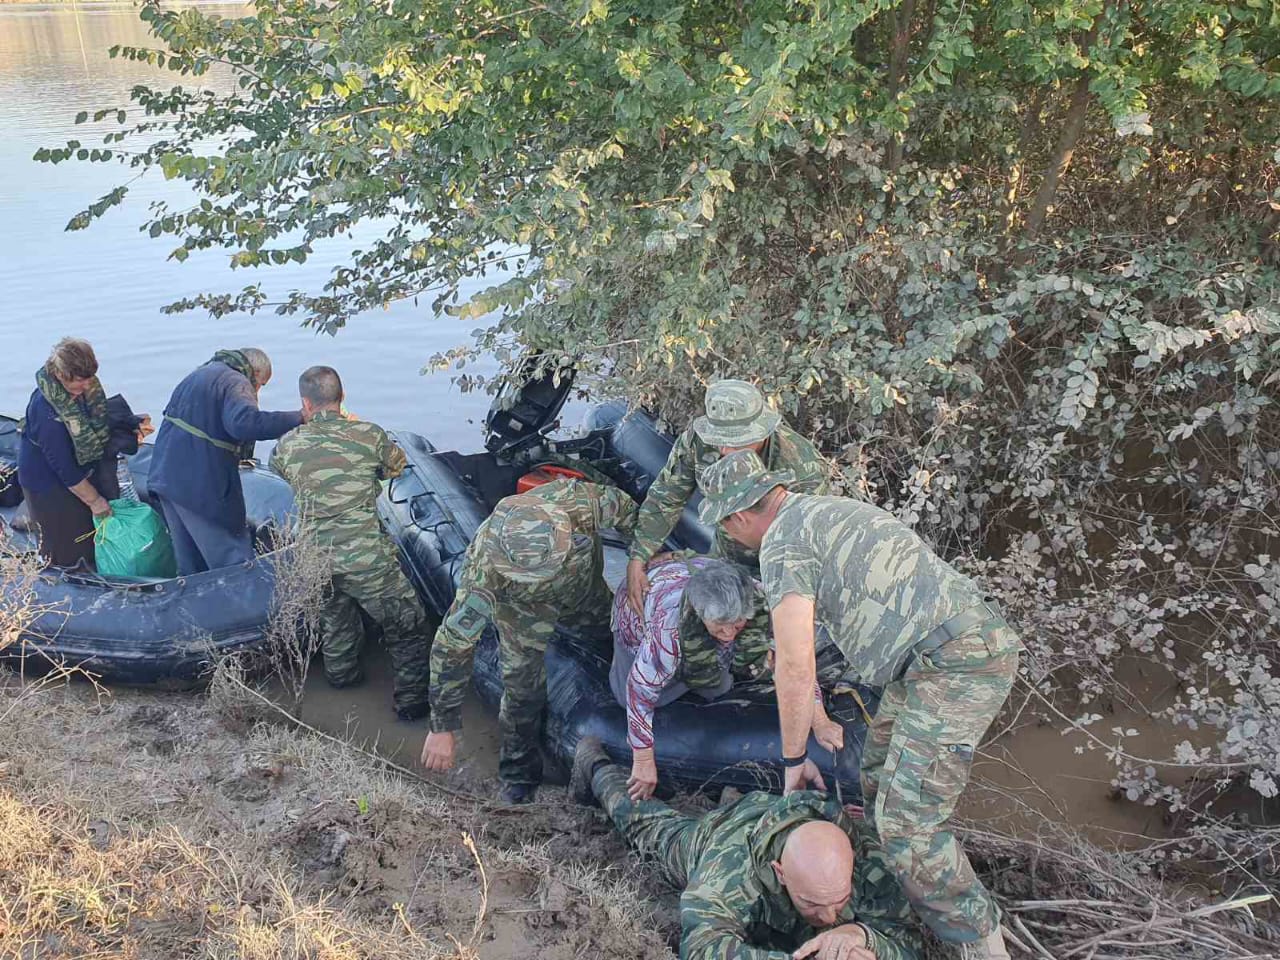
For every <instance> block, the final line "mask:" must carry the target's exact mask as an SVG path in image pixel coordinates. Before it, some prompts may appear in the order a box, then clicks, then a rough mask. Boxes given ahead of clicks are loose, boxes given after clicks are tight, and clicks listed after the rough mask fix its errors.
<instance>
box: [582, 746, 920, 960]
mask: <svg viewBox="0 0 1280 960" xmlns="http://www.w3.org/2000/svg"><path fill="white" fill-rule="evenodd" d="M570 789H571V790H572V792H573V794H574V797H575V798H576V799H577V800H578V801H579V802H580V803H590V802H591V800H592V798H593V797H594V798H595V799H598V800H599V802H600V805H601V806H602V807H604V809H605V812H606V813H608V814H609V816H610V818H612V820H613V822H614V824H615V826H617V828H618V830H619V831H620V832H621V833H622V835H623V837H624V838H625V839H626V841H627V842H628V843H629V844H631V845H632V846H633V847H635V848H636V849H637V850H638V851H639V852H640V853H641V854H643V855H646V856H648V857H651V858H652V859H654V860H656V861H657V862H658V863H659V864H660V865H661V867H662V868H663V872H664V873H665V874H666V878H667V880H668V881H669V882H670V883H672V884H674V885H675V886H678V887H680V888H682V890H683V893H682V895H681V897H680V925H681V936H680V956H681V957H682V958H683V960H790V958H792V957H797V958H804V957H815V958H826V957H838V958H840V960H918V958H919V957H921V956H922V952H923V949H922V947H923V945H922V941H921V937H920V932H919V930H918V929H916V927H915V926H914V924H913V923H912V917H911V906H910V904H909V903H908V901H907V898H906V897H905V896H904V895H903V892H902V889H901V888H900V887H899V885H898V882H897V880H895V879H894V877H893V872H892V871H891V870H890V869H889V867H888V865H887V864H886V862H885V857H884V854H883V853H882V852H881V851H880V849H879V845H878V844H877V842H876V835H875V830H874V829H873V828H871V827H869V826H867V825H866V824H864V823H861V822H858V821H855V820H853V819H851V818H850V817H849V816H848V815H847V814H846V813H845V811H844V810H842V809H841V808H840V805H839V804H838V803H837V802H836V801H835V800H833V799H829V798H827V797H825V796H823V795H821V794H818V793H814V792H811V791H800V792H796V793H792V794H791V795H790V796H786V797H778V796H773V795H771V794H767V793H749V794H747V795H746V796H745V797H743V798H742V799H740V800H738V801H737V802H736V803H733V804H731V805H729V806H726V807H721V808H720V809H718V810H713V811H711V812H710V813H707V814H704V815H703V816H702V817H685V816H681V815H679V814H678V813H676V812H675V811H674V810H672V809H671V808H670V807H668V806H667V805H666V804H664V803H661V802H659V801H657V800H639V801H634V800H632V799H631V797H630V796H629V795H628V791H627V774H626V771H625V770H624V769H622V768H621V767H617V766H614V765H613V764H611V763H610V762H609V758H608V756H607V755H606V754H605V752H604V749H603V748H602V746H601V744H600V741H599V740H596V739H595V738H593V737H584V738H583V739H582V740H581V741H580V742H579V744H578V750H577V752H576V754H575V756H574V765H573V777H572V780H571V783H570Z"/></svg>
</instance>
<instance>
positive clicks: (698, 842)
mask: <svg viewBox="0 0 1280 960" xmlns="http://www.w3.org/2000/svg"><path fill="white" fill-rule="evenodd" d="M591 790H592V792H593V793H595V795H596V799H597V800H599V801H600V806H602V807H604V811H605V813H607V814H608V815H609V818H610V819H611V820H612V821H613V825H614V826H615V827H617V828H618V832H619V833H620V834H622V839H624V840H625V841H627V844H628V845H629V846H631V847H632V848H633V849H634V850H635V851H636V852H637V853H639V854H640V855H641V856H642V857H645V858H646V859H649V860H653V861H654V862H656V863H657V864H659V865H660V866H661V867H662V872H663V874H664V875H665V878H666V880H667V882H668V883H670V884H671V885H672V886H674V887H678V888H680V889H683V888H684V887H685V886H686V885H687V884H688V882H689V874H690V873H692V872H693V869H694V867H695V866H696V865H697V864H698V861H699V860H700V859H701V857H702V851H703V850H704V849H705V847H706V842H707V838H708V836H709V831H707V830H702V829H699V828H700V827H701V826H702V820H700V819H699V818H697V817H686V816H683V815H681V814H679V813H676V811H674V810H672V809H671V808H670V807H668V806H667V805H666V804H665V803H663V802H662V801H661V800H652V799H650V800H640V801H635V800H632V799H631V796H630V794H628V793H627V771H626V770H624V769H623V768H622V767H618V766H615V765H613V764H611V763H610V764H605V765H604V766H601V767H598V768H597V769H596V772H595V773H594V774H592V776H591Z"/></svg>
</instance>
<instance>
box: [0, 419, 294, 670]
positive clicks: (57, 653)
mask: <svg viewBox="0 0 1280 960" xmlns="http://www.w3.org/2000/svg"><path fill="white" fill-rule="evenodd" d="M151 450H152V448H151V447H150V446H149V445H144V446H143V447H142V448H141V449H140V450H139V452H138V453H137V455H135V456H133V457H131V458H130V460H129V467H130V470H131V472H132V474H133V478H134V485H135V487H136V489H137V491H138V495H139V496H140V497H141V498H142V499H143V500H147V499H148V492H147V473H148V468H149V467H150V463H151ZM17 456H18V434H17V422H16V421H14V420H12V419H10V418H8V417H0V474H6V473H8V470H7V469H4V468H12V467H14V466H15V465H16V463H17ZM240 478H241V481H242V483H243V485H244V495H245V504H246V507H247V509H248V514H249V519H250V523H251V524H252V525H253V527H254V530H255V537H256V539H257V540H258V542H259V544H268V543H269V542H270V533H271V531H272V530H275V529H281V528H282V525H283V524H284V523H285V522H286V520H287V518H288V517H289V515H290V513H291V512H292V509H293V492H292V491H291V490H290V489H289V485H288V484H287V483H285V482H284V481H283V480H282V479H280V478H279V477H277V476H276V475H275V474H273V473H271V472H270V471H269V470H267V469H265V468H264V467H262V466H260V465H258V464H256V463H254V464H244V465H242V466H241V474H240ZM0 488H2V489H0V520H3V521H4V522H3V524H2V525H0V526H3V530H2V531H0V548H4V549H7V550H11V551H19V552H21V551H34V550H35V546H36V544H35V537H34V535H33V534H32V533H31V532H30V530H28V529H27V524H26V523H25V522H24V521H23V514H24V513H25V511H23V508H22V505H21V491H20V490H19V489H18V488H17V486H16V479H13V478H12V477H11V478H10V483H9V484H8V485H7V486H6V485H5V483H4V482H3V480H0ZM274 589H275V568H274V556H273V554H270V553H264V554H261V555H259V556H257V557H256V558H255V559H253V560H251V561H249V562H248V563H246V564H244V565H242V566H237V567H227V568H225V569H222V570H211V571H209V572H208V573H200V574H195V575H193V576H188V577H175V578H172V579H141V578H139V579H122V578H115V577H102V576H99V575H97V574H95V573H90V572H86V571H76V570H62V569H58V568H50V569H48V570H46V571H45V572H44V573H42V574H41V575H40V577H39V579H38V580H37V581H36V582H35V585H34V596H33V597H32V600H33V603H34V606H35V607H36V609H37V610H38V611H40V613H39V615H38V616H37V617H36V619H35V620H34V622H32V623H31V624H30V625H29V626H28V627H27V629H26V630H24V631H23V633H22V635H21V636H20V637H19V638H18V640H17V642H16V643H13V644H11V645H10V646H9V647H7V648H6V649H4V650H0V658H4V659H6V660H9V661H10V662H13V663H15V664H16V665H18V666H20V667H21V668H22V669H27V670H31V671H33V672H44V671H46V670H48V669H49V668H50V667H51V666H53V665H65V666H69V667H78V668H80V669H82V670H84V671H86V672H87V673H90V674H92V675H93V676H95V677H97V678H99V679H101V680H104V681H107V682H113V683H124V684H138V685H160V686H169V687H175V688H180V687H187V686H192V685H194V684H197V683H199V682H200V681H201V680H202V679H203V678H204V677H205V675H206V674H207V673H208V671H209V669H210V668H211V666H212V665H213V663H215V662H216V661H217V659H218V658H219V657H221V656H224V655H226V654H228V653H234V652H237V651H240V650H244V649H247V648H252V647H256V646H258V645H259V644H261V643H262V642H263V640H264V638H265V635H266V625H267V620H268V616H269V610H270V607H271V599H272V595H273V592H274Z"/></svg>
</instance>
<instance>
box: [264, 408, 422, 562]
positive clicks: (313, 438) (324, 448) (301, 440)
mask: <svg viewBox="0 0 1280 960" xmlns="http://www.w3.org/2000/svg"><path fill="white" fill-rule="evenodd" d="M404 466H405V456H404V451H403V450H401V449H400V448H399V447H397V446H396V445H395V444H394V443H392V442H391V438H390V437H388V436H387V434H386V431H384V430H383V429H382V428H381V427H380V426H378V425H377V424H376V423H370V422H368V421H367V420H348V419H347V418H346V417H343V416H342V415H340V414H338V413H334V412H330V411H324V412H321V413H317V414H316V415H315V416H314V417H312V418H311V420H310V421H309V422H308V423H304V424H302V426H300V427H295V428H294V429H293V430H290V431H289V432H288V433H286V434H285V435H284V436H283V437H281V438H280V442H279V443H278V444H276V449H275V451H274V453H272V455H271V469H272V470H274V471H275V472H276V473H278V474H280V476H282V477H284V479H285V480H287V481H288V482H289V486H291V487H292V488H293V492H294V496H295V497H296V498H297V501H298V506H299V509H300V511H301V513H302V516H303V518H304V519H305V520H306V522H307V524H308V525H309V526H310V527H311V528H312V530H313V531H314V532H315V536H316V540H317V541H318V542H319V543H320V544H321V545H322V546H324V547H327V548H329V549H330V550H331V551H332V553H333V570H334V572H335V573H363V572H368V571H371V570H376V569H381V568H385V569H388V570H393V569H394V570H397V571H398V570H399V561H398V560H397V559H396V551H395V546H394V544H393V543H392V542H391V538H390V537H389V536H388V535H387V534H386V533H385V532H384V531H383V529H382V527H381V525H380V524H379V522H378V513H377V508H376V503H377V499H378V494H379V493H380V492H381V490H382V481H383V480H389V479H391V478H392V477H398V476H399V475H400V474H401V473H402V472H403V471H404Z"/></svg>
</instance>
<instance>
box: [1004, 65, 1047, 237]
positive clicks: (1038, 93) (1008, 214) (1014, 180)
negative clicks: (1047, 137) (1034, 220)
mask: <svg viewBox="0 0 1280 960" xmlns="http://www.w3.org/2000/svg"><path fill="white" fill-rule="evenodd" d="M1043 105H1044V87H1036V88H1035V90H1033V91H1032V93H1031V98H1030V100H1028V102H1027V109H1026V112H1025V113H1024V114H1023V116H1022V129H1021V130H1020V131H1019V132H1018V146H1017V147H1016V148H1015V153H1014V155H1013V166H1012V168H1010V170H1009V183H1008V185H1007V187H1006V189H1005V194H1004V229H1005V232H1006V233H1010V234H1011V233H1013V228H1014V226H1015V225H1016V223H1017V219H1018V211H1017V203H1018V191H1019V190H1020V189H1021V188H1022V176H1023V170H1024V168H1025V166H1026V157H1027V151H1028V150H1030V149H1031V141H1032V140H1033V139H1034V138H1035V135H1036V132H1037V131H1038V130H1039V129H1040V110H1041V109H1042V107H1043Z"/></svg>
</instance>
